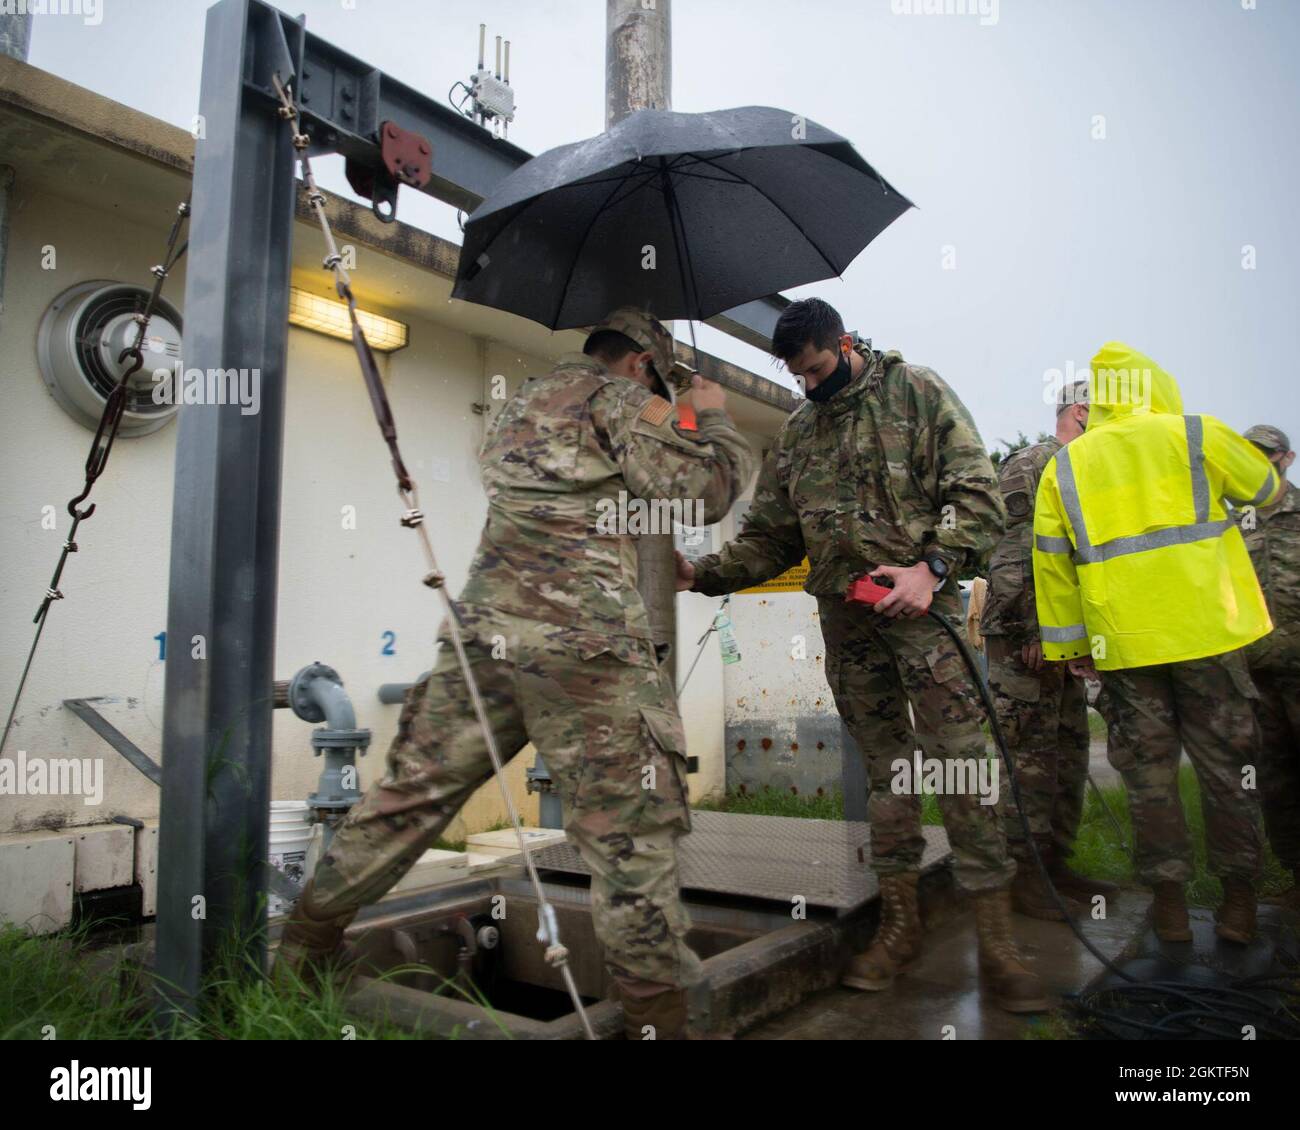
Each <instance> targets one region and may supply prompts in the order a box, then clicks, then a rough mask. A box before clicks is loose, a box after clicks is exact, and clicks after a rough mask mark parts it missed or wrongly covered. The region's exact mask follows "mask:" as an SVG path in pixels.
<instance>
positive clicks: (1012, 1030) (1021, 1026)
mask: <svg viewBox="0 0 1300 1130" xmlns="http://www.w3.org/2000/svg"><path fill="white" fill-rule="evenodd" d="M1150 904H1151V896H1150V894H1149V893H1147V892H1146V891H1142V890H1125V891H1124V892H1123V893H1122V894H1121V896H1120V897H1119V898H1118V899H1116V900H1114V901H1113V904H1112V906H1111V907H1110V915H1109V917H1108V918H1107V919H1105V920H1100V921H1094V920H1088V921H1087V922H1085V923H1083V930H1084V933H1085V935H1086V936H1087V937H1088V939H1089V940H1090V941H1091V942H1092V943H1093V944H1094V945H1095V946H1097V948H1098V949H1100V950H1101V952H1102V953H1104V954H1106V956H1107V957H1108V958H1111V959H1114V958H1116V957H1118V956H1119V955H1120V954H1121V953H1123V952H1124V950H1125V948H1126V947H1127V946H1128V945H1129V943H1130V942H1131V941H1133V940H1134V939H1136V938H1138V937H1139V936H1140V935H1141V934H1142V932H1143V931H1144V930H1145V924H1146V916H1147V909H1148V907H1149V906H1150ZM1012 924H1013V929H1014V930H1015V933H1016V940H1017V942H1018V944H1019V946H1020V949H1021V952H1022V954H1024V956H1025V957H1026V958H1028V959H1029V961H1030V962H1031V963H1032V967H1033V969H1034V971H1035V972H1037V973H1038V974H1039V976H1040V977H1042V978H1043V979H1044V980H1045V981H1046V982H1047V984H1048V986H1049V988H1051V989H1052V990H1053V991H1054V992H1058V993H1059V992H1063V991H1064V992H1075V991H1078V990H1079V989H1081V988H1083V987H1084V986H1085V985H1086V984H1088V983H1089V982H1091V981H1092V980H1093V979H1094V978H1096V977H1097V976H1098V974H1099V973H1100V972H1101V970H1102V966H1101V963H1100V962H1099V961H1097V959H1096V958H1094V957H1093V956H1092V955H1091V954H1089V953H1088V952H1087V950H1085V949H1084V948H1083V946H1082V945H1081V944H1080V943H1079V941H1078V940H1077V939H1076V938H1075V936H1074V934H1073V933H1072V932H1071V931H1070V928H1069V927H1068V926H1066V925H1065V924H1064V923H1055V922H1040V921H1037V920H1036V919H1032V918H1024V917H1022V916H1021V915H1018V914H1017V915H1013V917H1012ZM1042 1022H1043V1018H1042V1017H1033V1016H1013V1015H1011V1014H1010V1013H1006V1012H1003V1011H1002V1010H1001V1009H1000V1008H998V1007H997V1006H996V1005H994V1004H993V1002H992V999H991V998H990V997H988V996H986V994H985V993H984V992H982V990H981V987H980V974H979V968H978V962H977V956H976V944H975V918H974V915H973V914H972V913H970V912H969V911H967V912H965V913H963V914H961V915H960V916H959V917H957V918H956V919H955V920H953V921H949V922H947V923H945V924H944V925H941V926H939V927H938V928H937V929H936V930H934V931H932V932H927V934H926V937H925V949H924V952H923V953H922V955H921V958H920V959H919V960H918V961H917V963H916V964H915V965H913V966H912V967H911V968H910V969H909V970H908V971H907V972H906V973H905V974H903V976H901V977H900V978H898V980H897V981H896V982H895V983H894V986H893V988H892V989H889V990H887V991H886V992H881V993H864V992H860V991H858V990H855V989H844V988H838V987H837V988H834V989H827V990H826V991H824V992H821V993H818V994H816V995H815V996H812V997H809V998H808V999H807V1000H805V1001H804V1002H803V1003H801V1004H800V1005H798V1006H797V1007H796V1008H793V1009H791V1010H790V1011H789V1012H787V1013H784V1014H783V1015H781V1016H779V1017H777V1018H776V1019H775V1020H771V1021H768V1022H767V1023H765V1024H763V1025H760V1026H759V1027H758V1028H755V1029H752V1030H751V1031H749V1032H747V1033H745V1034H744V1035H743V1036H741V1037H740V1038H741V1039H746V1040H943V1039H958V1040H1015V1039H1021V1038H1022V1037H1024V1036H1025V1035H1026V1034H1028V1032H1029V1030H1030V1028H1031V1026H1033V1025H1034V1024H1041V1023H1042Z"/></svg>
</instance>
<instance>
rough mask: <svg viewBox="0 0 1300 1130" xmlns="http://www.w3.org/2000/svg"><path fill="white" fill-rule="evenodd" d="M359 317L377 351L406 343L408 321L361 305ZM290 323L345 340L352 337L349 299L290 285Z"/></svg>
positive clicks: (387, 351) (391, 348) (386, 350)
mask: <svg viewBox="0 0 1300 1130" xmlns="http://www.w3.org/2000/svg"><path fill="white" fill-rule="evenodd" d="M357 321H358V322H360V323H361V328H362V329H363V330H364V331H365V334H366V340H367V341H368V342H370V348H371V349H373V350H375V351H376V352H377V353H392V352H394V351H395V350H398V349H404V348H405V347H406V343H407V336H408V333H409V327H408V326H407V324H406V323H405V322H398V321H395V320H394V319H392V318H385V317H384V316H383V315H381V314H371V313H369V312H368V311H366V310H360V309H358V310H357ZM289 325H291V326H300V327H302V328H303V329H304V330H315V331H316V333H318V334H325V335H326V336H328V337H337V338H340V339H341V340H343V341H351V340H352V319H351V318H350V317H349V316H348V305H347V303H346V302H336V301H335V300H334V299H332V298H322V297H321V296H320V295H319V294H309V293H308V292H307V291H305V290H300V289H299V288H298V287H296V286H294V287H290V288H289Z"/></svg>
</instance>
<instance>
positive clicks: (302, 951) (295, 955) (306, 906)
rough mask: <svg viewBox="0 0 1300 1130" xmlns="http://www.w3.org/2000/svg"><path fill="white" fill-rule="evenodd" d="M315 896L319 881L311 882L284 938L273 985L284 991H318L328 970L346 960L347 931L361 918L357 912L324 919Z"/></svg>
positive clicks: (294, 911)
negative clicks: (345, 937)
mask: <svg viewBox="0 0 1300 1130" xmlns="http://www.w3.org/2000/svg"><path fill="white" fill-rule="evenodd" d="M314 895H315V880H314V879H310V880H308V882H307V885H306V886H305V887H304V888H303V892H302V895H301V896H300V897H299V899H298V905H297V906H296V907H294V909H293V913H292V914H291V915H290V916H289V920H288V921H287V922H286V923H285V925H284V932H283V933H282V934H281V935H280V948H279V949H278V950H277V951H276V955H275V964H274V966H272V969H271V982H272V984H274V985H277V986H279V987H280V988H285V989H294V988H297V987H299V986H300V985H301V986H302V987H304V988H308V989H315V988H318V987H319V986H320V984H321V982H322V980H323V976H324V971H325V967H326V966H328V965H330V964H331V963H332V962H333V961H335V960H336V959H338V958H340V957H342V956H343V931H344V930H345V929H347V927H348V926H349V925H350V924H351V922H352V920H353V919H354V918H355V917H356V916H357V908H355V907H354V908H351V909H348V910H344V911H342V912H340V913H337V914H334V915H323V914H321V912H320V910H319V909H318V908H317V906H316V904H315V901H314Z"/></svg>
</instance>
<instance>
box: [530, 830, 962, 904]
mask: <svg viewBox="0 0 1300 1130" xmlns="http://www.w3.org/2000/svg"><path fill="white" fill-rule="evenodd" d="M691 825H692V831H691V833H690V835H688V836H683V837H682V839H681V840H680V841H679V844H678V867H679V869H680V872H681V885H682V889H683V890H694V891H710V892H713V893H715V894H725V895H739V896H744V897H748V898H760V899H769V900H773V901H777V902H784V903H788V902H790V901H791V899H793V898H795V897H796V896H799V895H802V896H803V897H804V898H805V899H806V900H807V903H808V905H809V906H821V907H829V908H832V909H835V910H840V911H845V910H851V909H853V908H854V907H857V906H861V905H862V904H863V903H865V902H868V901H869V900H871V899H873V898H875V897H876V894H877V891H878V890H879V887H878V885H877V883H876V877H875V875H874V874H873V873H872V871H871V868H870V866H869V865H868V864H869V861H870V857H871V848H870V836H871V831H870V828H869V826H868V825H866V824H863V823H857V822H852V821H850V822H845V821H840V820H805V819H801V818H798V817H792V816H754V815H742V814H737V813H730V812H692V813H691ZM922 832H923V834H924V835H925V852H924V854H923V856H922V858H921V870H922V871H927V870H929V869H930V868H932V867H936V866H938V865H939V864H940V863H942V862H943V861H944V860H945V859H947V858H948V855H949V850H948V837H947V836H946V835H945V834H944V831H943V829H942V828H941V827H931V826H926V827H923V828H922ZM532 854H533V861H534V862H535V863H536V864H537V868H538V870H541V871H561V872H566V873H568V874H573V875H590V874H591V870H590V868H588V867H587V865H586V864H585V863H584V862H583V861H582V857H581V856H580V855H579V854H578V852H577V849H576V848H574V847H573V845H572V844H567V843H565V844H555V845H553V846H551V847H548V848H543V849H541V850H540V851H534V852H533V853H532Z"/></svg>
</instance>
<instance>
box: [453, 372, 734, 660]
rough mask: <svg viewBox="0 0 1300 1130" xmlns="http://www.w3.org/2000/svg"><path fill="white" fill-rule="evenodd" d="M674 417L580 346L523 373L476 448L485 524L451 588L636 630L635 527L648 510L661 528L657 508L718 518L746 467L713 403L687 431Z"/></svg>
mask: <svg viewBox="0 0 1300 1130" xmlns="http://www.w3.org/2000/svg"><path fill="white" fill-rule="evenodd" d="M674 415H675V413H674V410H673V407H672V405H670V404H669V403H668V402H667V401H666V400H662V399H660V398H659V397H657V396H654V395H652V394H651V393H650V392H649V390H647V389H646V388H644V387H642V386H641V385H639V384H637V383H636V382H634V381H630V380H627V379H625V378H622V377H616V376H613V375H612V374H611V373H610V372H609V371H608V370H607V369H606V368H605V367H604V366H603V365H602V364H600V362H598V361H596V360H595V359H594V358H591V357H588V356H586V355H585V354H582V353H568V354H565V355H564V356H563V357H561V358H560V360H559V362H558V364H557V365H556V367H555V369H553V370H552V371H551V372H550V373H548V374H547V375H546V376H543V377H533V378H530V379H529V380H528V381H526V382H525V383H524V385H523V387H522V388H521V389H520V390H519V391H518V392H517V393H516V394H515V395H514V396H513V397H512V398H511V400H510V401H509V402H508V403H507V404H506V406H505V408H504V409H502V411H501V414H500V415H499V416H498V417H497V420H496V423H495V427H494V429H493V431H492V432H491V434H490V435H489V436H488V437H487V439H486V440H485V442H484V445H483V450H482V451H481V452H480V453H479V465H480V470H481V473H482V476H483V486H484V489H485V490H486V492H487V496H488V516H487V524H486V525H485V526H484V529H483V536H482V539H481V540H480V542H479V547H478V552H477V554H476V556H475V558H474V561H473V563H472V565H471V566H470V574H469V580H468V582H467V583H466V585H465V588H464V589H463V590H462V592H461V596H460V599H461V600H462V601H464V602H465V603H468V604H479V605H487V606H489V607H491V608H494V609H496V610H498V611H500V612H510V613H514V614H515V615H519V616H524V617H526V618H528V619H530V620H541V621H545V622H547V623H551V624H557V625H563V626H566V627H573V628H579V629H584V630H589V631H593V632H598V633H601V634H603V635H606V636H632V637H637V638H641V639H650V638H651V634H650V625H649V621H648V619H647V616H646V610H645V604H644V603H643V602H642V600H641V597H640V594H639V593H638V592H637V589H636V580H637V557H636V543H635V535H636V534H637V533H642V532H651V531H650V530H649V529H647V528H646V525H647V523H648V521H649V519H650V516H651V514H652V513H653V514H654V515H655V516H656V517H655V521H656V523H657V524H658V526H659V528H658V529H657V530H655V531H654V532H661V533H670V532H671V530H672V527H671V525H670V524H667V523H668V519H669V518H676V519H677V520H678V521H681V522H683V524H688V525H700V524H705V523H711V522H716V521H718V520H719V519H720V518H721V517H722V515H723V514H725V513H726V512H727V511H728V510H729V509H730V508H731V504H732V503H733V502H734V501H735V499H736V496H737V495H738V494H739V493H740V491H741V490H742V489H743V488H744V486H745V484H746V483H747V482H748V479H749V476H750V474H751V472H752V471H753V466H754V459H753V455H752V454H751V452H750V449H749V445H748V444H747V443H746V442H745V440H744V439H742V438H741V436H740V433H739V432H737V431H736V429H735V426H734V425H733V424H732V423H731V421H730V420H729V419H728V418H727V415H726V413H725V412H722V411H717V410H710V411H705V412H700V413H697V415H696V424H697V427H698V431H696V432H692V433H684V432H681V431H679V430H678V429H677V427H676V425H675V421H674ZM696 437H698V438H696ZM637 500H649V501H652V502H654V504H655V505H654V506H653V507H650V506H647V505H646V504H645V503H644V502H638V501H637ZM673 500H676V501H675V502H674V501H673ZM683 503H685V504H686V505H683Z"/></svg>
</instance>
